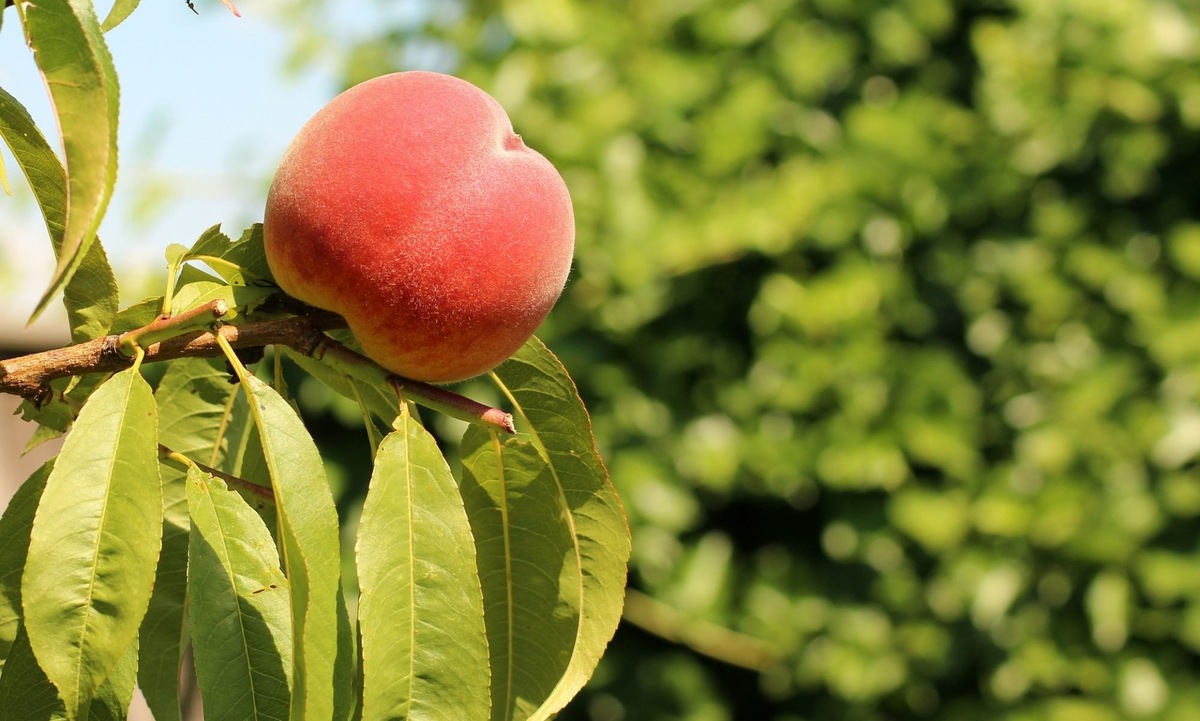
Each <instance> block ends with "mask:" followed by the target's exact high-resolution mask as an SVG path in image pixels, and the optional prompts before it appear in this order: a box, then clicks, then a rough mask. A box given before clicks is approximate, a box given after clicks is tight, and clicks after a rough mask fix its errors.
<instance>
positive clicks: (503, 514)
mask: <svg viewBox="0 0 1200 721" xmlns="http://www.w3.org/2000/svg"><path fill="white" fill-rule="evenodd" d="M462 453H463V479H462V496H463V501H464V502H465V504H466V508H467V514H468V515H469V516H470V519H471V530H472V532H473V533H474V535H475V546H476V548H477V549H478V560H477V563H478V567H479V578H480V580H481V582H482V584H483V599H484V610H485V613H484V618H485V620H486V621H487V635H488V647H489V650H490V654H491V668H492V713H491V718H492V719H496V720H500V719H503V720H505V721H507V720H509V719H514V720H519V719H526V718H529V716H530V715H531V714H532V713H533V712H534V711H536V710H537V708H538V707H539V706H540V705H541V704H542V702H543V701H544V700H545V699H546V698H547V697H548V696H549V695H550V693H551V692H552V691H553V690H554V687H555V685H556V684H557V683H558V681H559V679H560V678H562V675H563V673H565V672H566V670H567V666H568V664H569V663H570V661H571V651H572V649H573V648H574V646H575V636H576V630H577V628H578V627H579V618H580V612H581V606H582V601H581V599H580V594H579V586H580V582H579V565H578V563H576V562H575V541H574V538H573V537H572V535H571V525H570V519H569V518H568V514H567V509H566V504H565V503H564V502H563V499H562V496H561V494H560V493H559V492H558V489H557V488H556V487H555V484H554V478H553V476H552V474H551V473H550V468H549V466H548V465H547V464H546V462H545V461H544V460H543V459H542V457H541V456H540V455H539V454H538V452H537V449H535V448H533V447H532V446H531V445H530V444H529V443H528V442H522V441H518V440H516V439H511V438H510V439H508V441H507V442H506V443H505V444H503V446H501V444H500V439H499V437H498V436H497V435H496V434H493V433H491V432H489V431H486V430H484V429H482V428H479V427H477V426H471V427H470V428H468V429H467V432H466V434H465V435H464V436H463V442H462Z"/></svg>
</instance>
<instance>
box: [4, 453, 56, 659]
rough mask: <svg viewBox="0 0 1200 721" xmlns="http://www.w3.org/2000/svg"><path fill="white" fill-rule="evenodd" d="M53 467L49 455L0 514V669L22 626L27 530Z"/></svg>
mask: <svg viewBox="0 0 1200 721" xmlns="http://www.w3.org/2000/svg"><path fill="white" fill-rule="evenodd" d="M53 467H54V459H53V458H52V459H50V460H49V461H46V463H44V464H43V465H42V467H41V468H39V469H37V470H36V471H34V472H33V475H31V476H30V477H29V478H28V480H26V481H25V483H23V484H22V485H21V487H20V488H18V489H17V492H16V493H14V494H13V497H12V498H11V499H9V502H8V507H7V508H5V509H4V515H3V516H0V671H2V669H3V668H4V661H5V659H6V658H8V652H9V648H10V647H11V646H12V644H13V639H15V638H16V637H17V630H18V629H19V628H20V626H21V617H22V614H21V573H22V572H23V571H24V570H25V560H26V558H27V557H28V554H29V533H30V530H31V529H32V528H33V514H34V513H35V512H36V511H37V507H38V502H39V501H40V500H41V498H42V490H43V489H44V488H45V487H46V477H47V476H49V475H50V469H51V468H53Z"/></svg>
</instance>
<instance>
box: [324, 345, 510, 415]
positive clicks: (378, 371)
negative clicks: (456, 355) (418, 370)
mask: <svg viewBox="0 0 1200 721" xmlns="http://www.w3.org/2000/svg"><path fill="white" fill-rule="evenodd" d="M309 355H311V356H312V357H313V358H315V359H316V360H319V361H323V362H325V363H327V364H328V365H329V366H330V367H332V368H336V369H337V370H339V371H341V372H342V373H345V374H346V375H348V376H351V377H354V378H358V379H359V380H363V381H367V382H372V383H387V384H389V385H391V386H392V387H393V388H395V389H396V392H397V393H398V394H403V396H404V397H405V398H408V399H409V400H412V401H415V402H416V403H418V404H420V405H423V406H425V407H426V408H432V409H433V410H435V411H438V412H439V413H444V414H446V415H448V416H450V417H451V418H457V419H459V420H462V421H466V422H468V423H482V424H485V425H488V426H492V427H495V428H497V429H499V430H502V431H504V432H505V433H510V434H511V433H516V432H517V429H516V426H514V425H513V417H512V414H511V413H505V412H504V411H502V410H500V409H499V408H493V407H492V406H488V405H484V404H483V403H479V402H477V401H473V400H471V399H470V398H466V397H464V396H460V395H459V394H457V393H454V392H451V391H448V390H446V389H445V388H439V387H437V386H434V385H430V384H428V383H422V382H421V381H414V380H409V379H408V378H401V377H400V376H398V375H395V374H393V373H389V372H388V371H387V370H386V369H384V368H381V367H379V366H378V365H376V364H375V363H374V362H372V361H370V360H368V359H367V358H366V357H364V356H363V355H361V354H359V353H356V352H354V351H353V350H351V349H349V348H347V347H346V346H344V345H342V344H341V343H338V342H337V341H336V340H334V339H332V338H329V337H328V336H324V335H322V337H321V341H320V342H319V343H318V344H317V345H316V346H315V347H314V348H313V350H312V352H311V353H309Z"/></svg>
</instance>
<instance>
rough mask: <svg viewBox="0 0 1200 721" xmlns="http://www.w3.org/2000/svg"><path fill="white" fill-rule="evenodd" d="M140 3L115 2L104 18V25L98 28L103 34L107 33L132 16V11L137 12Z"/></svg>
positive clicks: (124, 0)
mask: <svg viewBox="0 0 1200 721" xmlns="http://www.w3.org/2000/svg"><path fill="white" fill-rule="evenodd" d="M140 3H141V0H116V2H114V3H113V6H112V8H111V9H110V10H109V11H108V16H107V17H105V18H104V24H103V25H101V26H100V28H101V29H102V30H103V31H104V32H108V31H109V30H112V29H113V28H115V27H116V26H118V25H120V24H121V23H123V22H125V19H126V18H128V17H129V16H130V15H132V14H133V11H134V10H137V6H138V5H139V4H140Z"/></svg>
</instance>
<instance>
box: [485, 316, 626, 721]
mask: <svg viewBox="0 0 1200 721" xmlns="http://www.w3.org/2000/svg"><path fill="white" fill-rule="evenodd" d="M494 376H495V378H496V381H497V383H498V384H499V385H500V387H501V389H502V390H503V391H504V393H505V395H507V396H508V398H509V400H510V401H511V402H512V403H513V406H514V409H515V411H516V413H517V415H518V416H519V417H520V418H521V419H522V421H523V425H524V430H525V431H526V432H528V433H529V434H530V437H531V438H532V440H533V443H534V445H535V446H536V447H537V448H538V450H539V451H540V452H541V453H542V456H543V457H544V458H545V459H546V461H547V462H548V463H549V468H550V472H551V477H552V478H553V483H554V488H555V489H556V490H557V492H558V493H559V494H561V496H562V498H563V500H564V501H565V503H566V506H567V508H568V509H569V511H570V523H571V528H572V531H573V535H574V538H575V553H574V557H575V562H576V563H577V564H578V567H579V570H580V572H581V575H580V581H581V584H580V586H579V588H578V589H577V590H576V593H578V595H579V599H580V608H581V615H580V618H579V625H578V629H577V632H576V640H575V649H574V652H573V654H572V656H571V663H570V665H569V666H568V668H567V671H566V673H565V674H563V677H562V679H561V680H560V681H559V683H558V686H557V687H556V688H555V689H554V692H553V693H552V694H551V695H550V697H549V698H547V699H546V701H545V702H544V703H543V704H542V706H541V708H539V709H538V711H537V712H536V713H535V714H533V715H532V716H531V717H530V718H532V719H536V720H538V721H540V720H542V719H548V718H550V717H552V716H553V715H554V714H555V713H557V712H558V711H559V710H560V709H561V708H562V707H563V706H565V705H566V703H567V702H568V701H570V700H571V699H572V698H574V696H575V694H577V693H578V692H579V690H580V689H581V688H583V686H584V684H585V683H587V680H588V679H589V678H591V675H592V673H593V672H594V671H595V669H596V664H597V663H598V662H599V660H600V656H601V655H602V654H603V653H604V649H605V647H606V646H607V645H608V642H609V641H610V640H611V639H612V635H613V633H614V632H615V631H616V629H617V624H618V623H619V622H620V620H621V611H622V608H623V607H624V599H625V579H626V567H627V564H628V562H629V553H630V537H629V524H628V521H627V520H626V518H625V511H624V509H623V508H622V506H621V501H620V498H618V497H617V492H616V489H615V488H614V487H613V485H612V482H611V480H609V477H608V470H607V469H606V468H605V467H604V463H603V461H602V460H601V459H600V454H599V453H597V451H596V444H595V440H594V439H593V437H592V432H591V420H590V419H589V418H588V414H587V410H586V409H585V408H584V407H583V402H582V401H580V400H579V394H578V392H577V391H576V389H575V384H574V383H573V382H572V381H571V377H570V376H569V375H567V372H566V370H565V369H564V368H563V367H562V364H561V363H559V361H558V359H557V358H555V357H554V355H553V354H552V353H551V352H550V351H549V350H548V349H547V348H546V346H545V345H543V344H542V342H541V341H539V340H538V339H537V338H531V339H530V340H529V342H528V343H526V344H525V345H524V346H523V347H522V348H521V349H520V350H519V351H517V353H516V354H515V355H514V356H513V357H512V358H511V359H509V360H508V361H506V362H505V363H504V364H502V365H501V366H500V367H499V368H497V369H496V371H495V373H494Z"/></svg>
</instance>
